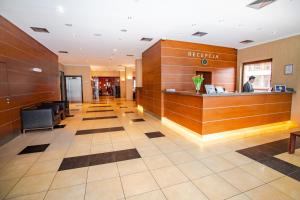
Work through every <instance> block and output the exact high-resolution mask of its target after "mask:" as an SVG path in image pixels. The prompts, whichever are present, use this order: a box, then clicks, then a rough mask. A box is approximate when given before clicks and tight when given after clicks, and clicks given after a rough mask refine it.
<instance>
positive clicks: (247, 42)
mask: <svg viewBox="0 0 300 200" xmlns="http://www.w3.org/2000/svg"><path fill="white" fill-rule="evenodd" d="M252 42H254V41H253V40H243V41H241V42H240V43H241V44H249V43H252Z"/></svg>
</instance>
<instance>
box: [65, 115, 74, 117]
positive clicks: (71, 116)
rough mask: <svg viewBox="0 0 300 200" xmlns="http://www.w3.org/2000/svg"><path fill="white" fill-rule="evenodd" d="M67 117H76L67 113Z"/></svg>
mask: <svg viewBox="0 0 300 200" xmlns="http://www.w3.org/2000/svg"><path fill="white" fill-rule="evenodd" d="M66 117H74V115H66Z"/></svg>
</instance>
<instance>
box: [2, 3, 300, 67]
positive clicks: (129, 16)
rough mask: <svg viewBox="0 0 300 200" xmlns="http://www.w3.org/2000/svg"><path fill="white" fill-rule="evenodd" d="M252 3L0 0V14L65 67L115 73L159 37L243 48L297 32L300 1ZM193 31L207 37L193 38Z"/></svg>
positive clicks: (129, 64)
mask: <svg viewBox="0 0 300 200" xmlns="http://www.w3.org/2000/svg"><path fill="white" fill-rule="evenodd" d="M252 1H254V0H226V1H225V0H0V13H1V15H3V16H4V17H5V18H7V19H8V20H10V21H11V22H13V23H14V24H16V25H17V26H18V27H20V28H21V29H22V30H23V31H25V32H26V33H28V34H29V35H31V36H32V37H34V38H35V39H37V40H38V41H39V42H41V43H42V44H44V45H45V46H46V47H48V48H49V49H51V50H52V51H53V52H55V53H57V54H58V51H59V50H65V51H68V52H69V54H66V55H65V54H58V55H59V61H60V62H61V63H63V64H67V65H83V66H86V65H94V66H100V67H99V69H100V68H101V69H118V68H120V66H119V67H118V65H123V66H133V65H134V60H135V59H136V58H140V57H141V53H142V52H143V51H144V50H146V49H147V48H148V47H150V46H151V45H152V44H154V43H155V42H157V41H158V40H159V39H161V38H163V39H173V40H182V41H190V42H198V43H206V44H214V45H221V46H227V47H234V48H244V47H247V45H243V44H240V43H239V42H240V41H242V40H246V39H250V40H254V41H255V43H254V44H258V43H262V42H266V41H270V40H275V39H277V38H282V37H287V36H290V35H295V34H298V33H300V0H277V1H276V2H275V3H273V4H271V5H269V6H266V7H264V8H262V9H260V10H255V9H252V8H249V7H246V5H247V4H249V3H251V2H252ZM61 11H63V12H61ZM65 24H72V27H68V26H66V25H65ZM31 26H36V27H45V28H47V29H48V30H49V31H50V34H46V33H36V32H33V31H32V30H31V29H30V28H29V27H31ZM121 29H126V30H128V31H127V32H121V31H120V30H121ZM196 31H203V32H207V33H208V35H206V36H203V37H201V38H199V37H193V36H191V34H192V33H194V32H196ZM95 33H99V34H101V36H100V37H96V36H94V34H95ZM142 37H152V38H153V41H151V42H142V41H140V39H141V38H142ZM250 45H253V44H250ZM114 49H115V50H114ZM127 54H133V55H134V57H127V56H126V55H127Z"/></svg>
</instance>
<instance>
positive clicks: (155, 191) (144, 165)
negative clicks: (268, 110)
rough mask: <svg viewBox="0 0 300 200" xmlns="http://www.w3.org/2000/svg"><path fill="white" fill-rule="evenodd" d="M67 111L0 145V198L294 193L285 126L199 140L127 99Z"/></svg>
mask: <svg viewBox="0 0 300 200" xmlns="http://www.w3.org/2000/svg"><path fill="white" fill-rule="evenodd" d="M120 105H121V106H120ZM99 110H101V111H102V110H108V111H105V112H88V111H99ZM71 114H72V115H74V116H73V117H68V118H67V119H66V120H64V121H63V123H62V124H65V125H66V126H65V127H64V128H59V129H54V130H53V131H35V132H29V133H27V134H25V135H21V136H19V137H18V138H16V139H14V140H13V141H11V142H9V143H8V144H6V145H4V146H2V147H1V148H0V168H1V170H0V199H13V200H17V199H18V200H20V199H31V200H32V199H34V200H35V199H36V200H43V199H45V200H52V199H55V200H60V199H62V200H67V199H72V200H83V199H86V200H93V199H100V200H102V199H104V200H105V199H107V200H114V199H119V200H121V199H129V200H139V199H146V200H160V199H171V200H173V199H174V200H177V199H178V200H185V199H197V200H199V199H200V200H201V199H231V200H233V199H234V200H238V199H240V200H242V199H264V200H265V199H272V200H273V199H298V200H299V199H300V182H299V181H298V180H299V177H298V176H297V172H298V168H299V164H300V149H297V150H296V153H295V154H293V155H289V154H287V153H286V144H287V140H286V138H287V137H288V130H287V127H288V125H285V124H283V125H281V126H278V127H276V128H270V129H264V130H263V131H254V132H249V131H248V132H247V133H244V132H243V131H242V134H240V135H235V136H234V137H230V138H228V137H224V138H221V139H216V140H209V141H204V140H203V141H202V140H201V139H195V137H189V136H185V135H184V134H180V133H177V132H176V131H177V130H172V129H170V128H167V127H165V126H164V125H162V124H161V122H160V121H159V120H158V119H156V118H154V117H152V116H150V115H148V114H145V113H140V112H138V111H137V109H136V107H135V103H134V102H131V101H125V100H120V99H119V100H114V99H111V98H106V99H101V100H100V101H99V102H95V103H93V104H74V105H71ZM47 144H49V145H47ZM36 145H37V146H36ZM45 145H47V146H45ZM298 147H299V146H298ZM20 152H26V153H24V154H20V155H18V154H19V153H20ZM275 160H276V161H275ZM293 173H294V176H292V174H293ZM287 175H288V176H287Z"/></svg>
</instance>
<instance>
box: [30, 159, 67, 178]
mask: <svg viewBox="0 0 300 200" xmlns="http://www.w3.org/2000/svg"><path fill="white" fill-rule="evenodd" d="M61 162H62V160H61V159H58V160H49V161H42V162H36V163H35V164H34V165H33V166H32V167H31V168H30V169H29V171H28V172H27V173H26V174H25V176H32V175H37V174H44V173H49V172H56V171H57V170H58V168H59V166H60V164H61Z"/></svg>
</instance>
